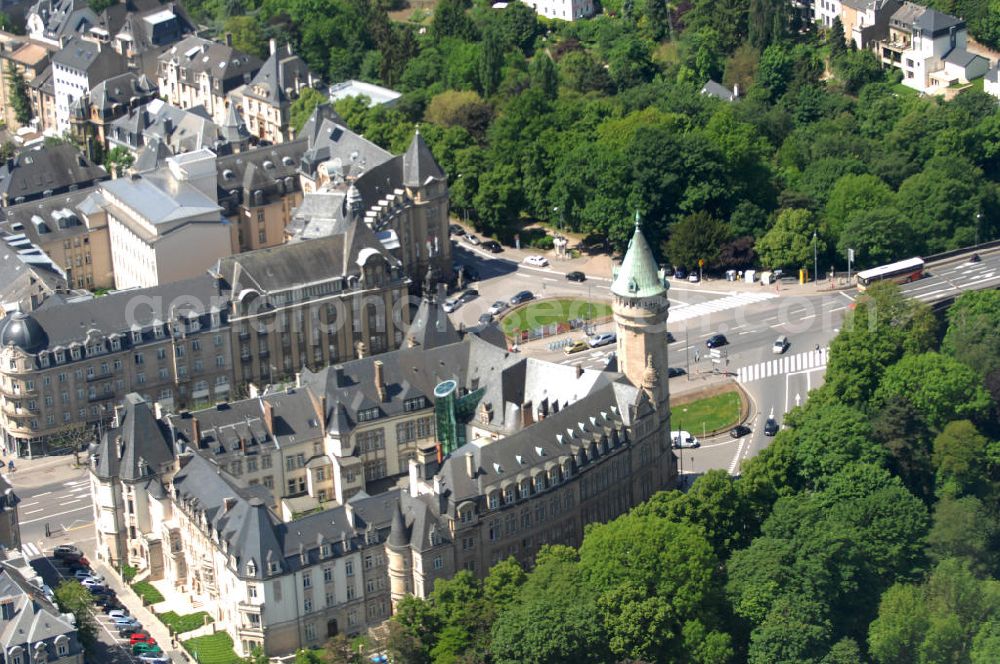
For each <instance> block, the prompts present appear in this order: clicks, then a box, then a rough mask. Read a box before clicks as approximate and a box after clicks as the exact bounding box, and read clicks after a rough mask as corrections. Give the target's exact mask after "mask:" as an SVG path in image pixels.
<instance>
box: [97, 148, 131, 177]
mask: <svg viewBox="0 0 1000 664" xmlns="http://www.w3.org/2000/svg"><path fill="white" fill-rule="evenodd" d="M134 163H135V157H134V156H133V155H132V153H131V152H130V151H129V150H128V149H127V148H124V147H122V146H120V145H116V146H115V147H113V148H111V149H110V150H109V151H108V154H107V155H106V156H105V157H104V168H106V169H107V170H108V172H109V173H112V174H114V176H115V177H119V178H120V177H122V176H123V175H124V174H125V171H127V170H128V169H130V168H132V164H134Z"/></svg>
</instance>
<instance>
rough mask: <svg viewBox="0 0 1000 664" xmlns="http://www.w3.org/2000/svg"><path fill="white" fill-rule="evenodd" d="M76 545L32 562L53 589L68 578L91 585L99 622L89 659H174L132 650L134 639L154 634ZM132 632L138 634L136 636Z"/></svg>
mask: <svg viewBox="0 0 1000 664" xmlns="http://www.w3.org/2000/svg"><path fill="white" fill-rule="evenodd" d="M73 548H75V547H72V545H67V546H66V548H65V549H64V548H63V547H57V548H56V550H55V551H52V552H46V555H45V556H44V557H39V558H36V559H34V560H32V561H31V564H32V567H34V569H35V571H37V572H38V574H39V575H40V576H41V577H42V579H43V581H44V582H45V584H46V585H47V586H49V587H50V588H51V589H53V590H54V589H55V588H56V587H58V586H59V584H60V583H62V582H64V581H66V580H69V579H72V580H73V581H74V582H76V583H81V584H84V585H87V586H89V590H90V592H91V594H92V595H93V596H94V600H95V606H94V621H95V623H96V625H97V639H98V644H97V647H96V652H94V653H92V656H91V657H90V658H89V659H88V662H90V663H92V664H98V663H100V664H104V663H105V662H108V663H110V664H169V662H170V661H171V660H170V659H168V658H167V657H166V656H165V655H162V654H159V655H157V654H155V653H153V654H143V653H135V654H133V652H132V650H133V648H134V647H135V646H133V642H139V641H148V640H149V639H151V638H152V637H150V636H148V633H145V632H144V630H143V629H142V628H143V625H141V624H140V623H139V622H138V621H137V620H136V619H135V618H131V612H130V611H129V610H128V609H127V608H126V607H125V606H124V605H123V604H122V602H121V601H119V599H118V596H117V595H118V594H117V592H116V591H115V590H113V589H112V588H109V587H108V585H107V583H111V581H110V580H107V583H102V581H105V579H104V578H103V577H102V576H101V575H100V574H98V573H97V572H94V571H93V570H92V569H91V567H90V565H89V561H88V560H87V558H86V557H81V556H82V553H83V552H81V551H79V549H77V550H76V552H73V551H72V550H71V549H73ZM78 577H79V578H78ZM132 634H137V635H138V636H134V637H133V636H132ZM144 634H145V636H144ZM157 647H158V646H157ZM144 648H153V646H152V645H149V646H145V647H144V646H138V648H136V649H137V650H140V649H144Z"/></svg>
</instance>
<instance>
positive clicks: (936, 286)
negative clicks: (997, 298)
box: [900, 252, 1000, 303]
mask: <svg viewBox="0 0 1000 664" xmlns="http://www.w3.org/2000/svg"><path fill="white" fill-rule="evenodd" d="M980 256H981V260H980V262H978V263H970V262H969V261H968V260H967V259H961V260H958V261H955V262H950V263H946V264H943V265H932V266H928V268H927V272H926V274H927V276H926V277H924V278H923V279H921V280H920V281H914V282H913V283H910V284H903V285H902V286H900V290H901V291H902V292H903V294H904V295H906V296H907V297H912V298H916V299H917V300H920V301H921V302H925V303H933V302H935V301H937V300H942V299H952V298H954V297H956V296H958V295H959V294H960V293H961V292H962V291H965V290H977V289H984V288H991V287H992V288H996V287H998V286H1000V252H996V253H987V252H983V253H981V254H980Z"/></svg>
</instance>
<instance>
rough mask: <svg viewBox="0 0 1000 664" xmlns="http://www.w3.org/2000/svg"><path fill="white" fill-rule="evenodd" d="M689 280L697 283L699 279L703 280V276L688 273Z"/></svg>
mask: <svg viewBox="0 0 1000 664" xmlns="http://www.w3.org/2000/svg"><path fill="white" fill-rule="evenodd" d="M688 281H689V282H691V283H692V284H696V283H698V282H699V281H701V277H699V276H698V275H697V274H695V273H694V272H692V273H691V274H689V275H688Z"/></svg>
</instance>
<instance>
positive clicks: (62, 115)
mask: <svg viewBox="0 0 1000 664" xmlns="http://www.w3.org/2000/svg"><path fill="white" fill-rule="evenodd" d="M127 69H128V61H127V60H126V59H125V57H124V56H122V55H120V54H118V53H116V52H114V51H113V50H111V49H110V48H106V47H104V46H102V45H101V44H99V43H94V42H91V41H87V40H85V39H83V38H80V37H76V38H74V39H72V40H70V41H68V42H67V43H66V45H65V46H63V48H62V49H60V50H59V51H57V52H56V53H54V54H53V55H52V86H53V91H54V93H55V101H56V132H57V133H59V135H63V134H68V133H70V131H71V129H72V127H71V125H70V116H71V108H72V106H73V104H74V102H76V101H77V100H78V99H80V98H81V97H88V96H89V95H90V91H91V90H93V89H94V87H95V86H97V84H98V83H100V82H102V81H106V80H108V79H109V78H111V77H112V76H117V75H118V74H124V73H125V71H126V70H127Z"/></svg>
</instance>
